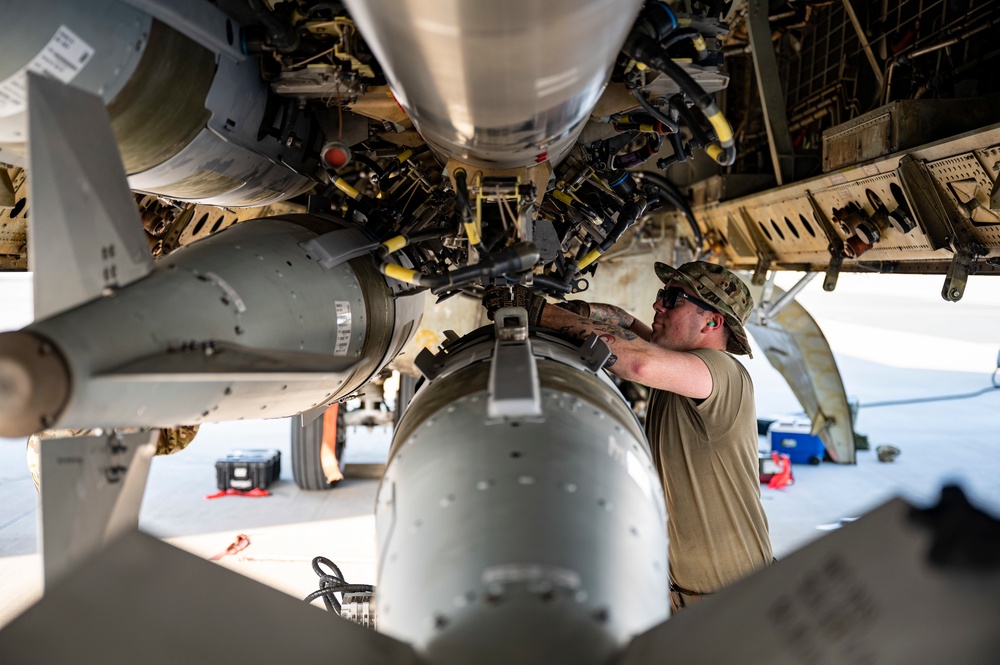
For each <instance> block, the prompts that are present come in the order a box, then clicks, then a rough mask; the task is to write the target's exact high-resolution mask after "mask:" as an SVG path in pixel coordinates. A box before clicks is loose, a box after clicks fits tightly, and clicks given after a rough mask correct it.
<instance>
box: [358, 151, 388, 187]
mask: <svg viewBox="0 0 1000 665" xmlns="http://www.w3.org/2000/svg"><path fill="white" fill-rule="evenodd" d="M352 152H353V151H352ZM351 158H352V159H353V160H354V161H356V162H358V163H360V164H364V165H365V166H367V167H368V168H370V169H371V170H372V173H374V174H375V179H376V180H379V181H381V180H382V167H381V166H379V165H378V162H376V161H375V160H374V159H372V158H371V157H369V156H368V155H362V154H358V153H354V154H353V155H351Z"/></svg>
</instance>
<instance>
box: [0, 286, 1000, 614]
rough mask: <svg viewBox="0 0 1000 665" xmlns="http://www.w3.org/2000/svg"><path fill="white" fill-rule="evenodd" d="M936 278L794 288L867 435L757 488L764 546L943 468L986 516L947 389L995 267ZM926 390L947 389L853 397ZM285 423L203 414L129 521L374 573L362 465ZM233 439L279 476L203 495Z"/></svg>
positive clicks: (799, 539) (14, 553)
mask: <svg viewBox="0 0 1000 665" xmlns="http://www.w3.org/2000/svg"><path fill="white" fill-rule="evenodd" d="M794 279H795V276H794V275H792V276H787V278H784V279H782V280H779V284H782V285H785V286H787V285H788V284H790V283H792V282H793V281H794ZM941 279H942V278H940V277H899V276H854V275H842V276H841V279H840V284H839V285H838V288H837V291H835V292H834V293H832V294H829V293H825V292H823V291H822V290H821V288H820V287H819V281H820V280H818V279H817V280H815V281H814V283H812V284H810V286H809V287H807V289H806V290H805V291H803V293H802V294H800V296H799V298H798V299H799V301H800V302H801V303H802V304H803V305H804V306H805V307H806V309H807V310H809V311H810V312H811V313H812V314H813V316H814V318H816V320H817V321H818V322H819V324H820V326H821V327H822V328H823V330H824V332H825V334H826V335H827V338H828V339H829V341H830V343H831V346H832V347H833V349H834V352H835V356H836V359H837V362H838V364H839V366H840V369H841V373H842V375H843V379H844V384H845V386H846V388H847V392H848V396H849V398H850V399H851V400H854V401H857V402H859V403H860V404H861V407H860V409H859V412H858V418H857V430H858V431H859V432H861V433H864V434H867V435H868V436H869V437H870V439H871V445H872V450H871V451H869V452H859V453H858V463H857V464H856V465H852V466H838V465H834V464H829V463H827V464H822V465H820V466H809V465H796V466H795V467H794V476H795V483H794V484H793V485H791V486H790V487H787V488H785V489H782V490H770V489H768V488H767V487H766V486H764V487H763V488H762V490H761V495H762V500H763V502H764V506H765V509H766V511H767V514H768V519H769V521H770V526H771V539H772V542H773V544H774V551H775V555H776V556H777V557H778V558H779V559H780V558H781V557H783V556H785V555H787V554H788V553H790V552H792V551H794V550H796V549H798V548H800V547H802V546H803V545H805V544H806V543H808V542H810V541H812V540H814V539H816V538H819V537H821V536H822V535H824V534H825V533H827V532H828V531H829V530H832V529H834V528H836V527H837V525H838V524H840V523H841V520H845V519H850V518H855V517H858V516H860V515H862V514H863V513H865V512H867V511H868V510H870V509H872V508H873V507H875V506H877V505H880V504H881V503H883V502H884V501H885V500H887V499H888V498H890V497H892V496H897V495H899V496H903V497H904V498H907V499H909V500H911V501H912V502H916V503H929V502H931V501H933V500H934V499H935V498H936V496H937V494H938V492H939V491H940V488H941V486H942V485H943V484H945V483H948V482H958V483H959V484H960V485H962V486H963V487H964V488H965V489H966V491H967V492H968V493H969V495H970V497H971V498H972V499H973V501H974V502H977V503H978V504H980V505H981V506H983V507H986V508H988V509H989V510H991V511H992V512H993V513H994V514H995V515H998V516H1000V390H989V391H988V392H984V393H982V394H979V395H977V396H974V397H964V398H953V396H956V395H965V394H971V393H975V392H977V391H982V390H984V389H988V388H990V387H991V375H992V374H993V372H994V369H995V368H996V366H997V352H998V350H1000V290H998V289H996V288H995V287H996V285H995V284H993V282H994V281H995V280H992V279H990V278H988V277H982V278H976V277H973V278H972V280H970V284H969V290H968V291H967V293H966V297H965V298H964V299H963V301H962V302H960V303H958V304H955V303H945V302H943V301H941V300H940V297H939V296H938V293H939V291H940V283H941ZM26 283H27V284H28V286H29V287H30V283H29V282H27V279H26V276H24V275H3V276H0V310H2V311H3V315H2V316H3V319H2V320H0V329H13V328H17V327H20V326H22V325H24V324H25V323H27V322H28V321H29V320H30V288H27V287H25V284H26ZM25 294H27V295H25ZM637 314H639V315H640V317H641V316H643V313H637ZM754 355H755V359H753V360H747V361H746V364H747V366H748V368H749V369H750V372H751V374H752V376H753V378H754V382H755V386H756V396H757V409H758V416H759V417H761V418H775V417H778V416H781V415H786V414H795V413H796V412H797V411H798V410H799V407H798V405H797V403H796V401H795V399H794V397H792V395H791V391H790V390H789V389H788V388H787V386H786V385H785V384H784V381H783V380H782V379H781V377H780V376H779V375H778V374H777V372H775V371H774V370H773V369H771V368H770V366H769V365H768V363H767V360H766V359H765V358H764V354H763V352H760V351H759V349H756V350H755V353H754ZM994 380H997V379H996V378H995V377H994ZM933 397H949V399H943V400H936V401H916V402H913V403H910V404H900V405H894V406H867V407H866V406H865V405H866V404H872V403H876V402H885V401H901V400H923V399H925V398H933ZM289 428H290V422H289V421H288V420H276V421H254V422H238V423H225V424H217V425H205V426H204V427H203V428H202V431H201V432H200V433H199V435H198V437H197V438H196V439H195V441H194V443H193V444H192V445H191V446H190V447H189V448H188V449H187V450H184V451H182V452H180V453H177V454H175V455H172V456H170V457H160V458H155V459H154V460H153V464H152V469H151V472H150V477H149V483H148V487H147V492H146V496H145V499H144V502H143V506H142V512H141V515H140V527H141V528H142V529H143V530H145V531H147V532H148V533H151V534H154V535H156V536H158V537H160V538H163V539H165V540H166V541H167V542H170V543H172V544H174V545H176V546H178V547H181V548H183V549H186V550H189V551H191V552H193V553H195V554H197V555H199V556H202V557H205V558H210V557H212V556H213V555H216V554H219V553H221V552H224V551H225V550H226V548H227V547H228V546H229V545H230V543H232V542H233V541H234V540H235V539H236V537H237V536H238V535H240V534H244V535H246V536H247V537H248V538H249V541H250V544H249V546H248V547H246V549H244V550H242V551H241V552H239V553H237V554H235V555H230V556H224V557H222V558H221V559H220V560H219V564H220V565H223V566H226V567H229V568H231V569H233V570H236V571H238V572H240V573H243V574H245V575H247V576H249V577H251V578H254V579H257V580H259V581H261V582H263V583H265V584H269V585H271V586H273V587H275V588H278V589H280V590H282V591H284V592H286V593H289V594H291V595H293V596H295V597H298V598H302V597H304V596H306V595H307V594H309V593H310V592H311V591H314V590H315V589H317V588H318V587H317V577H316V575H315V574H314V573H313V571H312V569H311V565H310V562H311V560H312V558H313V557H315V556H324V557H327V558H329V559H331V560H333V561H334V562H336V563H338V564H339V565H340V566H341V568H342V569H343V571H344V574H345V577H346V578H347V579H348V580H349V581H351V582H358V583H371V584H374V583H375V582H376V558H377V557H376V551H375V535H374V518H373V515H372V511H373V506H374V500H375V493H376V490H377V487H378V481H377V480H365V479H351V478H349V479H347V480H344V481H343V482H341V483H340V484H339V485H338V486H337V487H336V488H335V489H333V490H331V491H326V492H305V491H301V490H299V489H298V488H297V487H296V486H295V484H294V483H293V482H292V476H291V464H290V459H289V431H290V429H289ZM390 436H391V432H390V431H389V430H388V429H382V428H376V429H374V430H372V431H370V432H369V431H367V430H365V429H363V428H362V429H356V430H351V431H350V432H349V435H348V449H347V451H348V452H347V456H346V457H347V460H346V461H347V462H348V463H379V462H383V461H384V460H385V455H386V453H387V450H388V443H389V438H390ZM761 443H762V446H763V445H766V442H765V441H764V440H762V442H761ZM883 444H891V445H894V446H896V447H897V448H899V449H900V450H901V454H900V456H899V457H898V458H897V459H896V461H894V462H892V463H888V464H886V463H880V462H879V461H878V460H877V458H876V454H875V452H874V448H875V447H876V446H878V445H883ZM240 448H277V449H279V450H281V451H282V455H283V457H282V460H283V464H282V473H281V479H280V481H279V482H278V483H277V484H275V485H273V486H272V487H271V496H268V497H263V498H245V497H224V498H219V499H206V498H205V497H206V496H207V495H209V494H212V493H214V492H215V491H216V486H215V461H216V460H218V459H220V458H222V457H224V456H226V455H227V454H228V453H229V452H231V451H233V450H236V449H240ZM24 449H25V442H24V440H23V439H0V626H2V625H4V624H6V623H8V622H9V621H10V620H12V619H13V618H14V617H16V616H17V615H18V614H19V613H20V612H22V611H23V610H24V609H26V608H27V607H28V606H30V605H31V604H32V603H33V602H35V600H37V599H38V598H39V597H40V594H41V586H42V585H41V563H40V557H39V554H38V545H37V542H36V534H37V525H36V520H37V515H38V511H37V495H36V493H35V488H34V486H33V484H32V482H31V478H30V476H29V474H28V471H27V468H26V466H25V462H24ZM150 574H155V571H151V573H150Z"/></svg>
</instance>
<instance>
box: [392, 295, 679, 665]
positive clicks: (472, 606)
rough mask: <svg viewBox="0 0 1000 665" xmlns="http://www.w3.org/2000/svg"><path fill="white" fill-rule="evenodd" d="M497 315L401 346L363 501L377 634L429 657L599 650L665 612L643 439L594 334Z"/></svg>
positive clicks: (596, 658) (476, 658) (598, 656)
mask: <svg viewBox="0 0 1000 665" xmlns="http://www.w3.org/2000/svg"><path fill="white" fill-rule="evenodd" d="M496 320H497V324H496V325H495V327H492V328H491V327H486V328H481V329H479V330H478V331H476V332H473V333H470V334H469V335H467V336H466V337H464V338H462V339H460V340H457V341H455V342H454V343H452V344H449V345H447V346H445V347H444V348H443V350H442V351H441V353H439V354H437V355H436V356H435V355H433V354H431V353H430V352H429V351H426V350H425V351H424V352H422V353H421V355H420V356H418V357H417V359H416V364H417V366H418V367H419V368H420V369H421V372H422V373H423V374H424V377H425V378H424V382H423V385H422V386H421V387H420V388H419V389H418V390H417V392H416V394H415V395H414V397H413V399H412V401H411V403H410V404H409V406H408V407H407V408H406V411H405V413H404V414H403V416H402V419H401V420H400V422H399V424H398V426H397V429H396V431H395V433H394V436H393V441H392V444H391V449H390V453H389V461H388V464H387V467H386V472H385V475H384V477H383V480H382V483H381V486H380V488H379V491H378V494H377V500H376V508H375V516H376V531H377V537H378V555H379V565H378V571H379V572H378V582H377V585H376V593H377V607H378V622H379V632H382V633H385V634H386V635H389V636H391V637H394V638H396V639H398V640H401V641H403V642H407V643H409V644H411V645H412V646H413V647H414V648H415V649H416V650H417V652H418V654H419V655H420V656H421V657H422V658H423V659H424V660H425V661H426V662H428V663H435V664H444V663H512V662H517V663H553V662H564V663H578V664H584V665H585V664H587V663H608V662H610V661H611V660H612V659H613V657H614V654H616V653H617V652H619V651H620V650H621V649H622V648H623V647H624V646H625V645H626V644H627V643H628V642H629V641H630V640H631V638H632V637H633V636H635V635H636V634H639V633H642V632H644V631H646V630H647V629H649V628H651V627H653V626H654V625H656V624H659V623H660V622H662V621H664V620H665V619H666V618H667V616H668V614H669V607H668V603H667V598H668V593H667V540H666V511H665V507H664V498H663V493H662V489H661V487H660V483H659V479H658V476H657V475H656V471H655V469H654V467H653V463H652V459H651V455H650V451H649V447H648V444H647V442H646V439H645V437H644V435H643V432H642V428H641V426H640V425H639V423H638V421H637V420H636V418H635V416H634V415H633V413H632V411H631V410H630V409H629V406H628V404H627V403H626V402H625V400H624V398H623V397H622V396H621V394H620V393H619V392H618V390H617V388H616V387H615V386H614V384H613V383H612V382H611V380H610V379H609V378H608V376H607V375H606V374H605V372H604V371H603V370H602V369H601V367H602V366H603V364H604V362H605V360H607V357H608V354H609V353H610V352H609V350H608V348H607V346H605V345H604V344H603V343H602V342H598V341H596V337H595V338H592V340H588V342H587V343H585V344H584V345H583V347H582V348H578V343H572V342H568V341H566V340H564V339H562V338H559V337H556V336H555V335H554V334H550V333H546V332H545V331H544V330H532V331H531V333H530V334H529V333H528V328H527V325H526V313H525V311H524V310H523V309H519V308H506V309H501V310H499V311H498V312H497V314H496ZM611 571H614V574H609V572H611Z"/></svg>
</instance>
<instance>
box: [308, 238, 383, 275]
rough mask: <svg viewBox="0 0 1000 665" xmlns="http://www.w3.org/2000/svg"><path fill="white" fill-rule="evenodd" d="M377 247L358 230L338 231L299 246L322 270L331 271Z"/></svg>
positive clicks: (375, 242)
mask: <svg viewBox="0 0 1000 665" xmlns="http://www.w3.org/2000/svg"><path fill="white" fill-rule="evenodd" d="M378 246H379V243H378V241H377V240H372V239H371V238H369V237H368V236H367V235H366V234H365V232H364V231H362V230H361V229H358V228H347V229H338V230H336V231H331V232H330V233H324V234H323V235H321V236H318V237H316V238H313V239H312V240H309V241H307V242H304V243H300V244H299V247H301V248H302V249H303V250H305V251H306V253H307V254H309V255H310V256H311V257H313V259H315V260H316V261H317V262H318V263H319V265H320V267H321V268H323V270H331V269H333V268H336V267H337V266H339V265H340V264H341V263H346V262H347V261H350V260H351V259H354V258H357V257H359V256H364V255H365V254H370V253H371V252H373V251H374V250H375V249H376V248H377V247H378Z"/></svg>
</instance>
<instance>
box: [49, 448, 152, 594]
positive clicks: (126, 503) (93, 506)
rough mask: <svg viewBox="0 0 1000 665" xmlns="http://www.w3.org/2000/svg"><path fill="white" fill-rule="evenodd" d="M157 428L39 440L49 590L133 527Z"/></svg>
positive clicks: (137, 521)
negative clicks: (134, 431) (131, 432)
mask: <svg viewBox="0 0 1000 665" xmlns="http://www.w3.org/2000/svg"><path fill="white" fill-rule="evenodd" d="M159 436H160V431H159V430H152V431H149V432H137V433H135V434H115V433H113V432H109V433H107V434H100V435H95V436H81V437H68V438H62V439H42V440H41V441H40V442H39V447H40V449H39V452H40V457H41V479H42V480H41V487H40V493H41V518H40V519H41V530H40V531H41V549H42V566H43V569H44V575H45V587H46V589H50V588H51V587H52V586H54V585H55V584H57V583H58V582H59V581H60V580H63V579H65V578H66V577H67V576H69V575H70V574H71V573H73V572H74V569H76V568H77V567H78V566H79V565H80V564H81V563H83V562H84V561H86V560H87V559H89V558H90V557H92V556H94V555H95V554H97V553H98V552H100V551H101V550H102V549H103V548H104V547H105V546H107V545H108V543H110V542H112V541H113V540H116V539H117V538H118V537H119V536H121V535H122V534H124V533H126V532H128V531H135V530H136V529H138V528H139V507H140V506H141V504H142V495H143V492H144V491H145V489H146V477H147V476H148V474H149V463H150V461H151V460H152V459H153V455H154V454H155V453H156V440H157V439H158V438H159Z"/></svg>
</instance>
